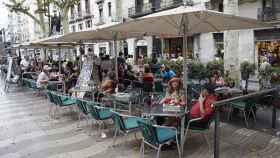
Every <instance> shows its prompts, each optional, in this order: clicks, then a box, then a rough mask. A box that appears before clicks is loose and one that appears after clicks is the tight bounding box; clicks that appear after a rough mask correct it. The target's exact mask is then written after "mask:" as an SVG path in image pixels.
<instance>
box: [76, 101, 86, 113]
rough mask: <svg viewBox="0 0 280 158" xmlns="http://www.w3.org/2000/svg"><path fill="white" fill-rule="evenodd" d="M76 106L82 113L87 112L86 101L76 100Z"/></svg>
mask: <svg viewBox="0 0 280 158" xmlns="http://www.w3.org/2000/svg"><path fill="white" fill-rule="evenodd" d="M77 106H78V108H79V109H80V110H81V111H82V113H83V114H85V115H87V114H88V110H87V107H86V102H85V101H83V100H79V99H78V100H77Z"/></svg>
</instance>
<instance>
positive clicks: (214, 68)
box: [206, 60, 224, 77]
mask: <svg viewBox="0 0 280 158" xmlns="http://www.w3.org/2000/svg"><path fill="white" fill-rule="evenodd" d="M218 71H219V72H221V73H222V74H221V75H222V76H223V75H224V61H223V60H214V61H211V62H208V63H207V65H206V73H207V76H208V77H210V76H212V75H213V74H214V73H215V72H218Z"/></svg>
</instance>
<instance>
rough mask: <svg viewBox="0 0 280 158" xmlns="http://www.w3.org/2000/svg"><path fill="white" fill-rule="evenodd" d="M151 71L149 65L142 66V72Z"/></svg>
mask: <svg viewBox="0 0 280 158" xmlns="http://www.w3.org/2000/svg"><path fill="white" fill-rule="evenodd" d="M150 72H151V68H150V65H148V64H146V65H145V66H144V73H150Z"/></svg>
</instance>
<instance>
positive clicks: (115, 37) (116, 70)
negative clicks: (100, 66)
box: [113, 33, 119, 82]
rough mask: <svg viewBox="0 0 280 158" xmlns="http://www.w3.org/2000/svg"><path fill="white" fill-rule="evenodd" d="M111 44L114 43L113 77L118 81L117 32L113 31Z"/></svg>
mask: <svg viewBox="0 0 280 158" xmlns="http://www.w3.org/2000/svg"><path fill="white" fill-rule="evenodd" d="M113 45H114V53H115V62H114V63H115V75H116V76H115V79H116V81H117V82H118V81H119V80H118V79H119V76H118V52H117V33H114V40H113Z"/></svg>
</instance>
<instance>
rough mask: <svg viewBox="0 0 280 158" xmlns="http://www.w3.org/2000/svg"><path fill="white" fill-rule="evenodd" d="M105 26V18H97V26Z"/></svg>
mask: <svg viewBox="0 0 280 158" xmlns="http://www.w3.org/2000/svg"><path fill="white" fill-rule="evenodd" d="M103 24H105V20H104V17H103V16H102V17H99V18H97V21H96V22H95V23H94V25H95V26H98V25H103Z"/></svg>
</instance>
